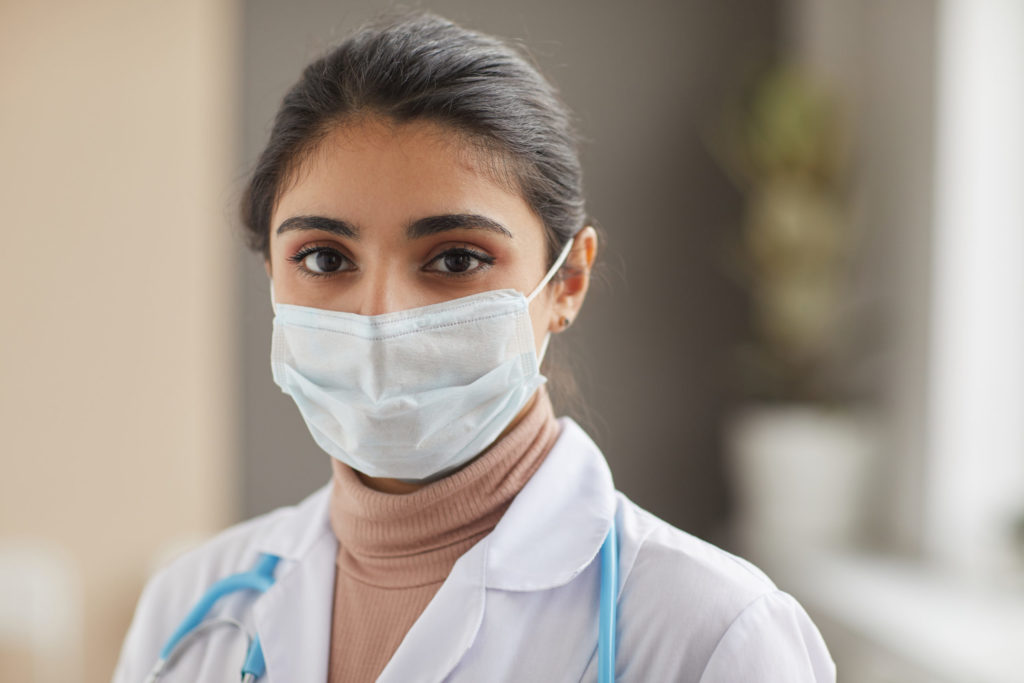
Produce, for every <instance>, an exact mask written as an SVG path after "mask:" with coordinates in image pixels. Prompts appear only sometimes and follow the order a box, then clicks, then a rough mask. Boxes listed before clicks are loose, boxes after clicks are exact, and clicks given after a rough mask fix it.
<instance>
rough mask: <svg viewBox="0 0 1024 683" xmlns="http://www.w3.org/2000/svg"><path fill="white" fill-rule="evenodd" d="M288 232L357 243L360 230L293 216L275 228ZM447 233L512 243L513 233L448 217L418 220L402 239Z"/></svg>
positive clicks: (474, 219)
mask: <svg viewBox="0 0 1024 683" xmlns="http://www.w3.org/2000/svg"><path fill="white" fill-rule="evenodd" d="M291 230H323V231H324V232H329V233H332V234H334V235H339V236H341V237H347V238H349V239H353V240H358V239H359V229H358V228H356V227H355V226H354V225H352V224H351V223H346V222H345V221H341V220H338V219H336V218H327V217H326V216H292V217H291V218H288V219H286V220H284V221H282V223H281V225H279V226H277V234H278V235H280V234H281V233H284V232H289V231H291ZM448 230H489V231H491V232H496V233H498V234H499V235H504V236H505V237H507V238H509V239H512V233H511V232H509V230H508V228H506V227H505V226H504V225H502V224H501V223H499V222H497V221H496V220H494V219H492V218H488V217H487V216H481V215H479V214H475V213H449V214H444V215H441V216H427V217H426V218H420V219H418V220H415V221H413V222H412V223H410V224H409V225H408V227H406V229H405V236H406V237H407V238H408V239H419V238H420V237H427V236H428V235H436V234H437V233H439V232H446V231H448Z"/></svg>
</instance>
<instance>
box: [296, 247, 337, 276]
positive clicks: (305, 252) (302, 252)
mask: <svg viewBox="0 0 1024 683" xmlns="http://www.w3.org/2000/svg"><path fill="white" fill-rule="evenodd" d="M321 251H330V252H334V253H335V254H337V255H338V256H340V257H341V258H343V259H345V260H346V261H349V258H348V257H347V256H345V255H344V254H342V253H341V252H340V251H338V250H337V249H331V248H329V247H321V246H315V245H311V246H307V247H303V248H302V249H299V251H297V252H296V253H295V254H294V255H292V256H289V257H288V260H289V261H291V262H292V263H294V264H295V265H296V267H297V268H298V269H299V272H301V273H302V274H303V275H304V276H306V277H312V278H325V277H331V276H333V275H337V274H338V272H344V271H333V272H330V273H318V272H316V271H315V270H310V269H309V268H306V267H305V266H304V265H302V262H303V261H305V260H306V257H307V256H309V255H310V254H316V253H319V252H321Z"/></svg>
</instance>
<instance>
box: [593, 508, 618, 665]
mask: <svg viewBox="0 0 1024 683" xmlns="http://www.w3.org/2000/svg"><path fill="white" fill-rule="evenodd" d="M600 601H601V602H600V607H599V613H598V620H597V681H598V683H614V681H615V650H616V648H615V627H616V624H617V622H618V602H619V539H618V534H616V533H615V518H614V517H612V527H611V529H609V530H608V535H607V536H605V538H604V543H602V544H601V597H600Z"/></svg>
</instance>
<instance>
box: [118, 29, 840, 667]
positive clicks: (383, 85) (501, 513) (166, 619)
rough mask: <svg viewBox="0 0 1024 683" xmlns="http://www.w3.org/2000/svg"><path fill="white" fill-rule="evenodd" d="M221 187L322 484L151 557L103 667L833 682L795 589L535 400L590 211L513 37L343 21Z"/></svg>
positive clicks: (559, 122)
mask: <svg viewBox="0 0 1024 683" xmlns="http://www.w3.org/2000/svg"><path fill="white" fill-rule="evenodd" d="M242 208H243V216H244V222H245V225H246V227H247V228H248V230H249V231H250V234H251V238H252V245H253V246H254V248H255V249H256V250H258V251H259V252H260V253H262V255H263V257H264V262H265V264H266V269H267V274H268V275H269V276H270V278H271V282H272V285H271V296H272V300H273V304H274V307H275V319H274V331H273V335H274V336H273V351H272V370H273V375H274V379H275V381H276V382H277V383H278V384H279V385H280V386H281V388H282V389H283V390H284V391H285V392H286V393H288V394H289V395H291V396H292V398H294V400H295V402H296V404H297V405H298V408H299V410H300V412H301V413H302V416H303V418H304V419H305V421H306V423H307V425H308V427H309V429H310V432H311V433H312V435H313V437H314V439H315V440H316V442H317V443H318V444H319V445H320V446H321V447H322V448H323V449H324V450H325V451H326V452H327V453H328V454H330V455H331V456H333V457H332V460H331V464H332V467H333V476H332V480H331V482H330V484H329V485H327V486H325V487H324V488H323V489H321V490H320V491H317V492H316V493H314V494H313V495H311V496H310V497H309V498H307V499H306V500H305V501H303V502H302V503H300V504H299V505H298V506H296V507H292V508H283V509H279V510H276V511H274V512H272V513H269V514H267V515H264V516H261V517H258V518H256V519H253V520H250V521H247V522H245V523H242V524H240V525H237V526H235V527H233V528H231V529H228V530H227V531H225V532H223V533H222V534H220V535H219V536H217V537H216V538H214V539H213V540H211V541H209V542H208V543H206V544H205V545H203V546H201V547H200V548H198V549H196V550H194V551H192V552H190V553H188V554H186V555H184V556H183V557H181V558H179V559H178V560H176V561H175V562H174V563H172V564H171V565H170V566H168V567H166V568H164V569H163V570H162V571H161V572H159V573H158V574H157V575H156V576H155V577H153V578H152V579H151V580H150V582H149V584H148V585H147V586H146V588H145V590H144V592H143V594H142V597H141V598H140V600H139V605H138V608H137V611H136V615H135V619H134V622H133V624H132V627H131V629H130V631H129V633H128V636H127V638H126V640H125V644H124V648H123V651H122V654H121V660H120V663H119V665H118V669H117V672H116V674H115V680H116V681H118V682H121V681H140V680H143V679H144V678H145V677H146V675H147V674H148V673H149V672H150V671H151V670H152V669H153V668H154V663H155V662H157V661H158V660H161V661H163V663H162V664H161V665H159V666H158V667H157V672H158V673H161V674H163V676H162V677H163V678H164V679H165V680H183V681H186V680H187V681H206V680H230V679H231V678H235V679H237V676H238V672H239V671H240V670H243V669H242V660H243V659H246V657H247V653H248V654H251V655H252V657H250V658H249V660H247V664H246V666H247V668H246V669H244V671H248V672H250V673H251V676H250V677H253V676H256V675H259V674H261V673H263V668H264V667H263V664H262V662H261V661H259V655H260V654H262V658H263V661H264V662H265V678H264V680H268V681H274V682H275V683H278V682H282V681H284V682H293V681H324V680H328V681H331V682H335V681H371V680H380V681H402V682H405V681H440V680H451V681H505V680H509V681H511V680H523V681H578V680H587V681H589V680H595V679H596V678H597V677H598V675H599V672H600V673H601V675H602V676H606V677H610V676H611V675H612V674H614V675H615V676H616V679H617V680H622V681H704V682H710V681H779V682H782V681H786V682H787V683H793V682H796V681H831V680H834V675H835V671H834V666H833V664H832V661H831V659H830V658H829V655H828V652H827V650H826V648H825V645H824V643H823V642H822V640H821V637H820V635H819V634H818V632H817V630H816V629H815V627H814V625H813V624H812V623H811V621H810V620H809V619H808V617H807V615H806V614H805V612H804V611H803V610H802V609H801V607H800V606H799V605H798V604H797V603H796V602H795V601H794V600H793V599H792V598H791V597H789V596H788V595H787V594H785V593H783V592H781V591H779V590H778V589H777V588H776V587H775V586H774V585H773V584H772V583H771V581H770V580H769V579H768V578H767V577H765V576H764V575H763V574H762V573H761V572H760V571H759V570H757V569H756V568H755V567H753V566H752V565H750V564H749V563H747V562H745V561H743V560H741V559H739V558H736V557H734V556H732V555H729V554H727V553H725V552H724V551H722V550H719V549H718V548H715V547H714V546H711V545H709V544H707V543H705V542H702V541H700V540H698V539H696V538H694V537H692V536H690V535H688V534H686V533H684V532H682V531H680V530H678V529H675V528H674V527H672V526H670V525H668V524H666V523H665V522H663V521H661V520H659V519H656V518H655V517H653V516H652V515H650V514H649V513H647V512H645V511H643V510H641V509H640V508H638V507H637V506H636V505H634V504H633V503H631V502H630V501H629V500H627V499H626V498H625V497H624V496H623V495H622V494H620V493H617V492H616V491H615V489H614V486H613V484H612V480H611V475H610V472H609V470H608V468H607V465H606V464H605V461H604V458H603V456H602V455H601V453H600V452H599V451H598V449H597V447H596V446H595V445H594V444H593V443H592V442H591V441H590V439H589V438H588V437H587V435H586V434H585V433H584V432H583V431H582V429H580V427H579V426H578V425H576V423H575V422H573V421H572V420H571V419H569V418H560V419H558V420H556V419H555V417H554V414H553V412H552V407H551V403H550V400H549V398H548V394H547V391H546V387H545V386H544V378H543V376H542V375H540V373H539V370H538V368H539V365H540V360H541V359H542V358H543V356H544V352H545V350H546V347H547V344H548V340H549V338H550V336H551V335H554V334H558V333H559V332H561V331H563V330H564V329H566V328H567V327H568V326H569V325H570V324H571V323H572V321H573V320H574V319H575V318H576V317H577V315H578V314H579V312H580V308H581V306H582V304H583V300H584V298H585V296H586V293H587V288H588V285H589V282H590V273H591V268H592V267H593V264H594V258H595V255H596V252H597V235H596V233H595V231H594V228H593V227H591V226H590V225H588V224H587V222H586V220H585V215H584V203H583V198H582V195H581V177H580V166H579V161H578V158H577V152H576V148H575V142H574V138H573V135H572V132H571V128H570V124H569V118H568V114H567V111H566V109H565V107H564V105H563V104H562V103H561V102H560V101H559V99H558V97H557V95H556V94H555V92H554V90H553V89H552V88H551V86H550V85H549V84H548V83H547V82H546V81H545V80H544V79H543V78H542V77H541V76H540V75H539V74H538V73H537V72H536V71H535V70H534V69H533V68H532V67H531V66H530V65H529V64H528V63H527V62H526V61H525V60H524V59H523V58H522V57H521V56H519V55H518V54H517V53H516V52H515V51H513V50H511V49H510V48H509V47H507V46H506V45H504V44H502V43H501V42H499V41H497V40H495V39H493V38H490V37H487V36H483V35H480V34H477V33H473V32H470V31H466V30H464V29H462V28H460V27H458V26H455V25H453V24H451V23H450V22H447V21H445V20H443V19H441V18H439V17H436V16H433V15H428V14H414V15H407V16H405V17H403V18H400V19H398V20H394V21H391V22H390V23H387V22H385V23H380V24H377V25H373V26H370V27H368V28H365V29H363V30H361V31H360V32H358V33H356V34H355V35H353V36H352V37H351V38H349V39H348V40H346V41H345V42H344V43H342V44H341V45H340V46H339V47H338V48H337V49H335V50H334V51H332V52H331V53H330V54H328V55H327V56H325V57H323V58H322V59H319V60H317V61H316V62H314V63H312V64H311V65H309V66H308V67H307V68H306V70H305V72H304V73H303V75H302V78H301V79H300V80H299V82H298V83H297V84H296V85H295V86H294V87H293V88H292V90H291V91H290V92H289V93H288V95H287V96H286V97H285V99H284V102H283V105H282V107H281V110H280V111H279V112H278V115H277V119H276V121H275V125H274V128H273V131H272V133H271V136H270V141H269V143H268V145H267V148H266V149H265V151H264V152H263V155H262V156H261V158H260V160H259V163H258V165H257V168H256V170H255V172H254V174H253V177H252V179H251V182H250V184H249V187H248V189H247V192H246V195H245V197H244V199H243V207H242ZM616 544H617V548H616ZM602 558H603V559H602ZM254 567H255V569H254ZM253 571H254V572H255V574H252V573H250V574H246V575H245V576H246V577H248V578H246V579H245V581H248V583H246V585H247V586H249V588H250V590H243V591H235V592H229V593H228V594H226V595H225V596H223V597H222V598H220V599H218V600H216V601H214V599H213V598H212V597H211V598H210V599H209V600H208V601H207V603H204V607H203V608H202V609H199V611H198V612H196V614H200V616H202V617H203V618H204V619H205V620H206V621H205V622H203V623H204V624H206V625H205V626H200V627H199V628H198V629H197V630H195V631H192V632H191V634H190V635H188V636H185V637H184V638H183V639H182V640H180V641H177V642H175V641H170V642H169V640H168V639H169V638H171V636H172V634H174V633H178V634H179V635H180V633H182V632H184V631H187V630H188V627H187V626H186V627H185V628H182V629H179V626H180V625H181V623H182V620H183V619H184V618H185V617H186V614H187V613H189V611H190V609H192V608H193V605H194V604H195V603H196V602H197V601H200V599H201V598H202V597H203V596H204V594H206V593H207V591H208V589H209V587H210V586H211V585H213V584H215V583H216V582H217V581H219V580H221V579H223V578H224V577H226V576H229V575H234V574H237V573H240V572H242V573H244V572H253ZM616 571H617V573H618V575H617V577H616V574H615V572H616ZM254 576H255V578H253V577H254ZM602 577H604V578H605V581H606V586H605V592H604V593H603V597H601V598H599V590H600V588H599V586H600V584H601V581H602ZM232 581H234V579H232ZM252 588H255V591H254V590H251V589H252ZM616 595H617V596H618V597H617V600H616V599H615V597H616ZM210 604H212V607H211V608H210V611H209V612H208V613H207V612H205V607H206V606H209V605H210ZM612 606H617V615H615V614H613V613H612ZM194 621H198V619H196V620H194ZM599 624H601V625H602V627H604V628H605V629H606V633H611V632H612V631H613V630H614V633H615V634H617V637H618V643H617V646H613V645H609V644H608V643H609V642H610V641H608V640H605V641H602V642H603V643H604V645H603V647H602V649H601V652H600V654H599V652H598V651H599V642H598V641H599V637H598V630H599ZM609 624H610V625H611V626H609ZM221 626H227V627H225V628H221ZM228 627H234V628H228ZM176 629H179V630H178V631H177V632H176ZM236 629H242V630H244V631H246V632H247V633H250V634H257V635H258V637H259V642H260V644H261V649H260V648H255V647H250V648H249V650H246V649H245V647H244V640H243V639H241V638H240V637H239V635H238V633H237V630H236ZM616 653H617V659H615V660H614V661H613V659H612V658H611V657H612V655H614V654H616ZM254 662H255V663H254Z"/></svg>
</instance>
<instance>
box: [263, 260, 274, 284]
mask: <svg viewBox="0 0 1024 683" xmlns="http://www.w3.org/2000/svg"><path fill="white" fill-rule="evenodd" d="M263 269H264V270H265V271H267V277H269V278H270V279H271V280H273V279H274V272H273V271H272V270H271V268H270V258H269V257H268V258H265V259H263Z"/></svg>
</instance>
